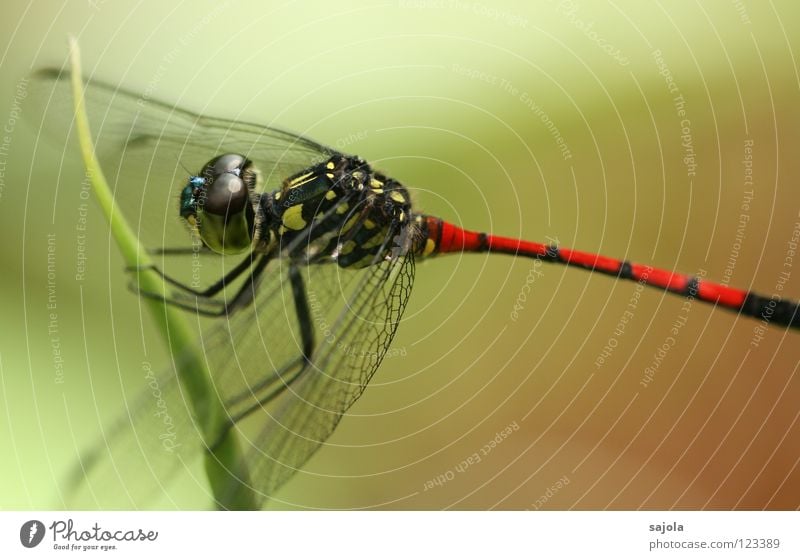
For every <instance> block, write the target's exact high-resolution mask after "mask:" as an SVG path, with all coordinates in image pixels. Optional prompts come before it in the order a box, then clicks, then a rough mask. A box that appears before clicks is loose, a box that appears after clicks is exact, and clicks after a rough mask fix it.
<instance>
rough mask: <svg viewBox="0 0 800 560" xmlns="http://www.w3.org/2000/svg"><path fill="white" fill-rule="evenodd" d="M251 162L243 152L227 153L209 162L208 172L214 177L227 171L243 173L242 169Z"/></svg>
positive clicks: (236, 173) (237, 173)
mask: <svg viewBox="0 0 800 560" xmlns="http://www.w3.org/2000/svg"><path fill="white" fill-rule="evenodd" d="M249 163H250V162H249V161H248V160H247V158H246V157H244V156H243V155H241V154H225V155H221V156H219V157H218V158H217V159H215V160H213V161H211V162H209V164H208V166H207V167H208V168H209V169H208V172H209V174H210V175H211V176H212V177H216V176H218V175H223V174H225V173H233V174H235V175H241V174H242V169H244V167H245V166H246V165H248V164H249Z"/></svg>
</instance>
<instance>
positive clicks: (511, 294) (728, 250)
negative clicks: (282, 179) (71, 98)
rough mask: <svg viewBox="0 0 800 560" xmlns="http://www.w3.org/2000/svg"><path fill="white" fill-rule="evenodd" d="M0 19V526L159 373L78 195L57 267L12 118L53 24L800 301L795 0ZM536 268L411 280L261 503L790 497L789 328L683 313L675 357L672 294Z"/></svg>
mask: <svg viewBox="0 0 800 560" xmlns="http://www.w3.org/2000/svg"><path fill="white" fill-rule="evenodd" d="M0 10H2V12H3V17H2V18H0V30H1V31H2V33H0V35H2V37H4V38H5V46H4V47H3V49H2V55H0V73H1V75H2V78H3V79H2V80H0V122H2V126H4V128H5V131H4V133H3V134H2V137H3V144H2V146H0V148H2V149H0V166H2V167H0V170H1V171H2V176H0V177H1V178H2V183H1V184H0V185H1V186H2V190H0V231H1V232H2V238H3V239H4V240H5V242H4V243H3V245H2V258H3V262H4V263H5V272H4V273H3V274H2V275H0V286H1V287H2V289H0V298H1V299H2V309H3V313H2V315H3V329H2V335H1V336H0V407H2V409H3V412H4V413H3V414H2V422H0V449H2V450H3V453H2V455H3V460H2V463H0V480H2V482H1V483H0V507H2V508H4V509H28V508H35V509H42V508H62V507H64V502H63V500H64V495H65V494H64V491H65V489H66V485H67V484H68V482H67V481H66V479H65V475H66V473H67V472H68V470H69V468H70V467H71V466H74V464H75V461H76V459H77V456H78V451H79V450H80V449H83V448H85V447H86V445H88V444H90V443H91V442H93V441H96V440H97V439H98V438H99V437H100V433H101V427H102V426H108V423H109V422H110V421H112V420H113V418H115V417H116V416H117V415H118V414H119V413H120V412H121V411H122V410H124V407H123V403H124V400H123V399H124V397H126V396H127V397H130V394H129V391H130V388H131V387H137V386H139V385H141V384H142V375H141V369H142V366H141V364H142V362H143V361H144V360H147V361H150V362H151V363H153V364H154V365H156V366H157V365H158V364H166V363H167V360H168V358H167V355H166V353H165V351H164V349H163V348H161V346H160V341H159V340H157V338H156V337H155V336H154V335H153V334H152V324H151V322H150V318H149V317H148V316H146V315H140V311H139V304H138V301H137V298H136V296H135V295H134V294H132V293H131V292H129V291H128V290H127V288H126V283H127V281H128V280H127V277H126V275H125V273H124V271H123V264H122V262H121V260H120V259H119V257H118V254H117V251H116V248H115V246H114V245H113V243H111V242H110V240H109V234H108V229H107V226H106V224H105V222H104V221H103V218H102V216H101V215H100V213H99V212H98V211H97V210H96V209H95V207H94V206H91V209H90V212H89V214H88V216H87V217H86V224H87V225H86V235H87V237H86V251H87V252H86V255H87V261H86V267H87V268H86V275H85V279H82V280H76V277H75V276H76V262H77V244H78V233H79V232H78V230H77V229H76V226H77V225H78V223H79V211H78V207H79V204H80V202H81V200H80V198H79V191H80V185H79V183H78V182H75V181H73V180H65V179H64V177H70V178H74V177H78V178H80V165H79V162H78V160H77V154H75V153H74V152H72V151H64V150H58V149H53V148H52V147H48V146H45V145H44V144H43V143H42V141H41V139H39V138H38V137H37V132H36V130H35V129H34V128H32V127H30V126H27V125H26V124H25V123H24V122H23V121H22V120H21V119H20V118H19V113H20V111H22V112H24V111H25V102H24V98H23V97H24V93H25V92H24V90H25V84H24V82H21V81H20V80H21V79H22V78H23V77H24V76H25V75H26V74H28V73H29V72H31V71H32V70H33V69H36V68H38V67H41V66H46V65H53V64H56V65H61V64H63V62H64V60H65V58H66V37H67V35H68V34H73V35H74V36H76V37H77V39H78V40H79V42H80V44H81V47H82V50H83V59H84V67H85V70H86V71H87V72H90V73H96V74H97V75H98V76H100V77H102V78H103V79H104V80H106V81H108V82H111V83H119V84H122V85H124V86H125V87H126V88H128V89H131V90H134V91H145V90H146V91H149V92H150V93H151V95H152V96H153V97H154V98H157V99H164V100H167V101H169V102H174V103H178V104H180V105H182V106H185V107H188V108H192V109H194V110H197V111H201V112H203V113H208V114H213V115H218V116H223V117H228V118H234V117H238V118H242V119H245V120H250V121H254V122H271V123H276V124H279V125H280V126H282V127H285V128H288V129H291V130H296V131H303V132H304V133H305V134H308V135H309V136H311V137H313V138H315V139H317V140H318V141H320V142H323V143H326V144H329V145H332V146H334V147H338V148H339V149H342V150H344V151H347V152H350V153H356V154H358V155H360V156H362V157H364V158H366V159H368V160H370V161H372V162H373V164H374V165H375V166H376V167H379V168H380V169H382V170H384V171H385V172H386V173H387V174H389V175H391V176H393V177H396V178H398V179H400V180H401V181H403V182H404V183H405V184H406V185H408V186H409V187H410V188H412V189H413V191H414V192H415V196H416V204H417V207H418V208H420V209H424V210H425V211H426V212H428V213H431V214H436V215H440V216H442V217H444V218H446V219H448V220H452V221H455V222H458V223H461V224H463V225H465V226H466V227H469V228H471V229H477V230H486V231H492V232H495V233H498V234H504V235H510V236H521V237H524V238H526V239H531V240H538V241H545V240H547V239H548V238H549V239H557V240H558V241H559V242H560V244H562V245H564V246H568V247H575V248H579V249H583V250H586V251H596V252H602V253H606V254H609V255H611V256H616V257H624V258H627V259H630V260H633V261H638V262H644V263H651V264H653V265H656V266H661V267H667V268H675V269H678V270H681V271H684V272H691V273H697V272H698V271H700V270H703V271H705V272H706V275H707V276H708V277H709V278H714V279H717V280H723V279H729V280H730V283H731V285H734V286H739V287H743V288H752V289H757V290H759V291H761V292H764V293H766V294H772V293H774V292H775V291H776V289H777V288H776V286H778V285H779V284H780V281H781V276H780V274H781V273H782V272H788V273H789V276H788V277H786V283H785V287H784V293H785V294H786V295H787V296H793V297H794V298H795V299H798V298H800V270H798V269H797V266H800V261H798V260H797V258H796V257H795V259H794V261H793V262H794V268H792V261H791V260H789V261H787V260H786V259H787V257H791V256H792V255H791V253H790V249H791V246H790V243H791V241H792V237H793V235H796V233H793V232H796V231H798V228H800V225H798V222H799V221H800V217H799V216H798V212H799V211H800V191H798V188H797V185H798V182H799V180H800V168H799V165H800V164H798V160H799V158H798V157H797V151H798V148H800V127H799V126H798V124H800V103H799V102H800V91H799V90H800V80H799V79H798V69H797V66H796V60H798V58H799V56H798V55H800V53H798V52H797V48H798V47H797V43H798V42H797V40H796V38H797V37H798V36H800V8H799V7H798V6H797V4H796V2H791V1H789V0H786V1H776V2H771V3H756V2H731V1H723V0H719V1H716V2H703V3H699V2H670V3H666V4H665V3H658V2H639V1H627V2H616V3H614V4H611V3H604V2H577V1H576V2H571V1H560V0H553V1H549V2H545V1H537V2H510V1H507V2H491V3H490V2H488V1H486V2H472V1H470V0H452V1H451V0H441V1H434V0H430V1H426V0H409V1H398V2H387V1H378V2H372V1H367V2H335V3H332V2H322V1H319V2H285V3H264V2H256V1H249V2H247V1H242V2H236V1H231V2H222V3H220V2H210V1H209V2H199V1H198V2H191V3H190V2H183V3H166V4H165V3H164V2H153V1H149V0H148V1H143V2H139V3H136V4H131V3H112V2H104V1H102V0H97V1H94V2H92V1H90V2H78V1H72V2H67V3H65V4H64V5H61V6H57V5H55V4H50V3H38V4H30V3H28V2H21V1H13V0H12V1H9V2H5V3H4V4H3V7H2V8H0ZM667 72H668V73H669V75H670V76H671V79H672V84H671V87H672V88H673V91H672V92H670V89H669V88H670V83H668V81H667V79H666V74H667ZM677 95H682V96H683V101H684V104H683V106H682V108H683V109H684V110H685V111H686V115H685V116H680V115H679V114H678V109H679V107H677V106H676V101H675V97H676V96H677ZM683 119H687V120H688V121H689V122H688V123H683V126H688V127H689V129H690V134H691V137H692V150H693V152H694V156H693V157H694V161H693V162H686V161H684V156H685V152H686V150H687V147H686V146H683V145H682V142H683V141H682V138H681V137H682V134H684V133H683V132H682V122H681V121H682V120H683ZM747 145H751V146H752V160H751V161H752V166H751V167H750V169H751V170H752V180H753V185H752V186H748V185H747V184H746V168H745V167H746V164H745V163H744V161H745V159H746V155H747V154H746V151H745V147H746V146H747ZM211 155H213V154H211ZM694 165H696V168H694V167H693V166H694ZM692 173H693V175H692ZM58 177H62V180H61V181H58V180H57V179H58ZM750 190H752V191H753V194H752V195H748V194H747V193H748V191H750ZM743 203H746V204H747V208H746V209H744V210H743V209H742V206H743ZM742 213H744V214H746V216H747V218H746V220H747V222H746V225H745V227H744V229H743V230H742V231H741V232H740V234H739V235H738V237H737V228H739V226H740V215H741V214H742ZM742 233H743V236H742V235H741V234H742ZM48 247H54V248H55V249H54V255H55V261H54V264H53V266H54V268H51V272H54V274H55V276H54V278H51V280H54V282H53V283H51V284H50V285H48ZM734 254H735V258H733V261H734V266H733V270H732V271H728V272H726V268H728V267H729V260H731V258H732V256H733V255H734ZM787 262H788V264H787ZM532 267H533V265H532V262H531V261H523V260H521V259H520V260H518V261H515V260H514V259H512V258H508V257H503V256H497V257H495V256H463V257H458V256H453V257H448V258H442V259H440V260H438V261H434V262H426V263H424V264H421V265H419V266H418V267H417V275H416V282H415V286H414V293H413V295H412V299H411V303H410V305H409V308H408V310H407V311H406V315H405V318H404V320H403V323H402V325H401V327H400V330H399V333H398V336H397V338H396V339H395V343H394V351H390V354H389V356H388V357H387V358H386V360H385V361H384V363H383V366H382V367H381V369H380V370H379V372H378V374H376V376H375V378H374V379H373V382H372V384H371V385H370V387H369V388H368V389H367V391H366V393H365V394H364V396H363V397H362V398H361V400H360V401H358V403H357V404H356V405H355V406H354V407H353V408H352V409H351V411H350V414H349V415H348V417H346V418H345V420H344V421H343V422H342V424H341V425H340V427H339V429H338V430H337V431H336V433H335V434H334V436H333V437H332V438H331V439H330V441H329V444H328V445H326V446H324V448H323V449H322V450H321V451H320V452H319V453H318V454H317V455H316V456H315V457H314V458H313V459H312V460H311V462H310V463H309V464H308V465H307V469H308V470H309V471H311V472H310V473H309V474H301V475H298V476H296V477H295V478H294V479H293V480H292V481H291V482H290V483H289V484H288V485H287V486H285V487H284V489H283V490H282V491H281V493H280V495H279V496H277V497H276V498H277V499H276V500H274V501H272V502H271V503H270V504H269V506H268V507H270V508H280V509H283V508H387V509H427V508H434V509H440V508H452V509H537V508H540V509H571V508H572V509H637V508H648V509H669V508H692V509H695V508H715V509H716V508H722V509H728V508H745V509H751V508H752V509H761V508H769V509H787V508H788V509H795V508H797V507H798V506H800V469H798V461H800V427H799V426H798V410H799V409H798V406H797V403H798V402H800V399H799V398H798V397H800V380H799V379H798V376H797V367H798V363H799V362H800V345H798V340H800V339H798V338H797V337H798V335H796V334H794V333H786V332H785V331H782V330H781V329H780V328H777V327H769V328H768V329H767V330H766V332H765V333H764V334H763V337H762V338H760V339H759V340H757V341H756V338H755V337H756V334H755V333H754V329H756V328H757V327H758V326H759V323H758V322H757V321H754V320H750V319H741V318H737V317H736V316H735V315H733V314H731V313H728V312H725V311H718V310H717V311H715V310H713V309H712V308H711V307H710V306H705V305H702V304H694V305H692V306H691V310H690V312H689V314H688V321H687V322H686V324H685V325H682V326H680V327H679V328H678V329H677V331H678V332H677V335H675V336H674V337H673V338H674V340H672V341H670V339H669V337H670V336H672V333H671V332H670V329H671V328H672V327H673V325H674V324H675V322H676V321H679V320H680V319H679V318H680V316H681V315H684V314H685V313H684V312H683V311H682V306H683V305H684V303H685V302H684V300H682V299H681V298H677V297H674V296H663V295H662V294H660V293H659V292H657V291H654V290H645V291H644V292H643V293H641V297H640V299H639V300H638V303H637V305H636V309H635V311H634V313H633V317H632V318H631V319H630V322H628V323H627V325H626V326H625V329H624V332H623V333H621V334H620V333H617V334H615V329H617V325H618V323H619V321H620V319H621V317H623V315H624V313H625V311H626V309H628V307H627V306H628V304H629V302H631V301H632V298H635V297H636V294H637V292H636V285H635V284H632V283H621V282H615V281H613V280H612V279H610V278H607V277H600V276H597V275H591V274H587V273H585V272H582V271H575V270H565V269H563V268H562V267H554V266H543V267H541V268H537V269H535V270H534V269H533V268H532ZM536 272H541V273H542V274H541V275H538V274H536ZM49 289H51V290H53V289H54V290H55V292H54V293H53V292H49V291H48V290H49ZM521 294H524V296H523V297H525V301H524V303H522V309H521V310H519V311H518V313H517V315H515V316H514V317H512V311H513V309H514V305H515V302H518V299H519V298H520V295H521ZM48 295H53V297H54V298H55V300H53V301H55V303H56V308H55V309H48V302H49V301H50V300H49V299H48ZM53 312H54V313H56V315H57V317H56V322H57V331H58V332H57V333H56V334H53V333H51V332H48V325H49V323H50V321H51V317H50V316H49V314H50V313H53ZM55 337H57V339H58V342H57V344H58V347H57V348H56V347H55V343H54V342H53V339H54V338H55ZM610 341H611V342H610ZM754 341H755V342H754ZM609 344H611V345H613V349H612V351H611V352H610V353H609V354H610V355H608V356H607V357H605V361H604V363H603V364H602V366H601V367H597V366H596V362H597V360H598V357H599V356H601V354H602V353H603V348H604V347H605V346H607V345H609ZM664 344H668V345H669V346H670V350H669V351H668V352H667V353H666V355H665V356H664V358H663V360H658V361H657V358H656V357H655V354H656V352H657V351H658V349H659V348H660V347H661V346H662V345H664ZM145 346H146V349H147V350H146V353H145V352H144V351H143V347H145ZM54 349H57V350H58V351H59V352H60V357H61V359H63V369H59V367H57V365H56V363H55V360H54V354H53V352H54ZM656 361H657V363H658V367H657V370H656V372H655V374H654V376H653V379H652V381H650V382H649V383H647V382H644V384H642V381H643V378H644V376H645V370H646V368H648V367H652V366H653V364H654V362H656ZM123 387H124V388H123ZM510 425H512V426H518V429H515V430H513V431H512V433H511V434H510V435H509V436H508V437H506V438H505V439H502V438H501V439H502V443H499V444H498V445H497V446H496V447H493V448H491V451H490V452H488V453H485V454H484V453H481V450H482V449H485V446H486V445H487V444H488V443H489V442H490V441H492V440H493V439H494V438H495V437H496V434H497V433H498V432H501V431H503V430H504V429H506V428H507V427H508V426H510ZM476 453H477V454H478V455H479V456H480V458H481V460H480V462H477V463H475V464H472V465H469V467H468V468H466V469H456V467H457V466H458V465H459V464H461V463H462V461H465V460H467V459H468V458H469V457H471V456H473V455H474V454H476ZM312 473H314V474H312ZM194 476H195V478H192V476H183V477H181V480H179V481H177V482H176V483H175V484H172V485H169V486H167V487H166V488H164V489H163V490H160V491H159V494H160V498H159V499H157V500H156V501H155V502H152V503H151V502H147V501H146V500H145V499H144V498H143V497H140V496H138V497H137V496H134V497H133V499H132V500H131V499H129V498H127V497H125V496H124V495H120V494H119V493H117V492H115V491H112V490H110V489H109V490H108V491H107V492H106V493H105V495H103V493H104V489H103V488H99V489H97V492H98V496H97V499H98V504H99V505H101V506H102V507H121V508H130V507H138V508H142V507H159V508H168V509H169V508H204V507H208V505H209V497H208V491H207V490H206V489H205V486H204V484H203V479H202V476H203V475H202V471H201V470H200V469H196V470H195V471H194ZM440 477H444V478H445V479H447V481H446V483H444V484H441V485H436V484H430V481H432V480H436V479H437V478H438V479H440V480H441V478H440Z"/></svg>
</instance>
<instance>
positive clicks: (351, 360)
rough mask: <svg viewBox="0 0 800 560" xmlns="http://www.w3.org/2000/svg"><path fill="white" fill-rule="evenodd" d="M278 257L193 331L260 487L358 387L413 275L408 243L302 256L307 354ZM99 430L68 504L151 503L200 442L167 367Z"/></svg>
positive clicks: (339, 412)
mask: <svg viewBox="0 0 800 560" xmlns="http://www.w3.org/2000/svg"><path fill="white" fill-rule="evenodd" d="M286 267H287V264H286V262H285V261H276V262H274V263H272V266H271V267H270V268H269V269H268V270H267V273H268V277H267V278H265V281H264V283H263V284H262V285H261V286H260V288H259V293H258V296H257V298H256V300H255V301H254V302H253V305H251V306H248V307H247V308H244V309H241V310H239V311H238V312H237V313H235V314H234V315H232V316H231V317H229V318H227V319H224V320H221V321H217V324H216V325H214V326H210V327H208V328H206V329H204V330H203V332H202V333H201V334H200V343H201V346H202V350H203V352H204V354H205V357H206V359H207V361H208V365H209V369H210V371H211V374H212V377H213V379H214V384H215V387H216V389H217V391H218V392H219V394H220V396H221V397H222V399H223V402H225V403H226V409H227V412H228V414H229V416H230V418H231V420H232V421H235V422H236V423H235V425H234V428H233V429H235V430H236V431H237V433H238V434H239V436H240V441H241V445H242V447H243V448H244V450H245V455H246V457H247V466H248V470H249V472H250V477H251V482H252V486H253V488H254V490H255V492H256V493H257V494H258V495H260V496H261V497H262V499H269V498H270V497H271V496H272V495H274V494H275V492H276V491H277V490H278V489H279V488H280V487H281V486H282V485H283V484H284V483H285V482H286V481H287V480H289V478H291V476H292V475H293V474H295V473H296V472H297V471H299V470H300V469H302V467H303V465H304V464H305V463H306V462H307V461H308V459H309V458H310V457H311V456H312V455H313V454H314V452H315V451H317V449H318V448H319V447H320V446H321V445H322V444H323V443H324V442H325V440H326V439H327V438H328V437H329V436H330V435H331V433H333V431H334V429H335V428H336V426H337V425H338V423H339V421H340V420H341V418H342V416H343V415H344V413H345V412H346V411H347V409H348V408H349V407H350V406H351V405H352V404H353V403H354V402H355V401H356V400H357V399H358V398H359V396H361V394H362V393H363V391H364V389H365V387H366V385H367V384H368V383H369V381H370V379H371V378H372V375H373V374H374V373H375V371H376V370H377V368H378V366H379V365H380V363H381V361H382V360H383V358H384V356H385V354H386V351H387V350H388V348H389V345H390V343H391V341H392V338H393V337H394V333H395V331H396V329H397V326H398V324H399V321H400V318H401V317H402V314H403V311H404V309H405V306H406V303H407V301H408V297H409V295H410V292H411V286H412V283H413V278H414V259H413V255H412V254H404V255H399V256H396V257H395V258H392V259H390V260H383V261H381V262H378V263H376V264H375V265H373V266H370V267H367V268H364V269H360V270H355V271H354V270H348V269H340V268H339V267H337V266H335V265H331V264H328V265H310V266H307V267H304V268H302V269H301V270H300V271H299V272H300V275H301V277H302V282H303V286H304V288H305V289H306V292H305V293H306V297H307V302H308V304H309V305H308V310H309V312H310V313H309V317H310V319H311V322H310V325H308V327H309V328H310V332H312V333H313V338H314V350H313V354H312V355H311V356H305V355H304V352H303V347H304V339H303V330H302V329H303V325H302V319H301V318H300V317H298V310H297V306H296V301H295V299H294V291H293V286H291V285H290V283H291V280H290V275H289V274H288V269H287V268H286ZM220 323H221V324H220ZM156 389H157V391H158V399H156V398H154V394H153V393H154V390H156ZM164 414H167V415H169V420H168V421H165V417H164ZM104 435H105V437H104V439H103V440H102V441H101V442H99V444H98V445H97V447H96V448H95V449H94V450H92V451H91V452H90V453H88V454H87V455H86V456H85V457H84V461H83V462H82V465H81V466H80V468H79V469H78V470H77V471H76V473H75V479H76V480H75V487H76V490H77V491H76V493H75V494H74V495H73V497H72V501H71V503H70V507H92V508H96V507H108V506H109V505H113V507H119V503H120V500H122V501H123V502H124V503H125V504H126V505H125V507H143V506H146V505H148V504H151V503H152V501H153V500H154V499H155V498H156V497H159V496H163V495H164V494H167V495H168V492H167V491H166V489H167V488H168V484H169V481H170V479H171V478H172V477H173V476H174V475H175V474H177V473H180V472H182V471H185V470H186V469H188V468H189V466H190V465H191V464H192V461H193V460H195V459H196V458H197V454H198V452H200V451H202V449H203V445H202V441H201V438H200V436H199V433H198V431H197V430H196V428H195V425H194V423H193V421H192V419H191V415H190V414H189V413H188V404H187V403H186V402H185V400H184V398H183V395H182V393H181V391H180V386H179V385H178V383H177V382H176V377H175V375H174V374H173V373H172V372H169V373H168V374H163V375H161V376H159V377H157V378H156V377H153V378H152V379H148V380H147V386H146V387H145V389H144V390H143V391H142V394H141V395H140V396H139V398H137V399H136V400H134V402H133V403H132V405H131V407H130V412H129V413H127V414H125V415H123V417H122V418H121V419H120V421H119V422H118V423H117V424H116V425H115V426H114V427H112V428H111V430H109V431H108V432H107V433H106V434H104ZM77 479H84V480H83V481H82V482H81V483H80V484H78V483H77ZM111 488H117V490H114V491H110V489H111ZM105 500H111V504H109V503H107V502H105Z"/></svg>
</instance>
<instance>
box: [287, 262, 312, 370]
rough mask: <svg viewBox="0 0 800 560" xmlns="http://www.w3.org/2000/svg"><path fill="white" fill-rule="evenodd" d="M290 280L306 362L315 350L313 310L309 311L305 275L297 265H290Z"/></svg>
mask: <svg viewBox="0 0 800 560" xmlns="http://www.w3.org/2000/svg"><path fill="white" fill-rule="evenodd" d="M289 281H290V282H291V284H292V296H293V298H294V308H295V312H296V313H297V322H298V324H299V326H300V339H301V341H302V343H303V358H304V359H305V361H306V362H310V360H311V354H312V352H313V351H314V326H313V324H312V322H311V312H310V311H309V306H308V298H307V296H306V289H305V285H304V284H303V276H302V274H300V271H299V270H298V268H297V267H296V266H290V267H289Z"/></svg>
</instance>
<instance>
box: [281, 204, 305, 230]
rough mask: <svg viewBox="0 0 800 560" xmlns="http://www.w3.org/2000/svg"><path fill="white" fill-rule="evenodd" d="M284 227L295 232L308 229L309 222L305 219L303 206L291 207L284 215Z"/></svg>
mask: <svg viewBox="0 0 800 560" xmlns="http://www.w3.org/2000/svg"><path fill="white" fill-rule="evenodd" d="M283 225H285V226H286V227H287V228H289V229H293V230H295V231H297V230H301V229H303V228H304V227H306V225H307V222H306V221H305V220H304V219H303V205H302V204H298V205H296V206H290V207H289V208H287V209H286V211H285V212H284V213H283Z"/></svg>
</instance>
